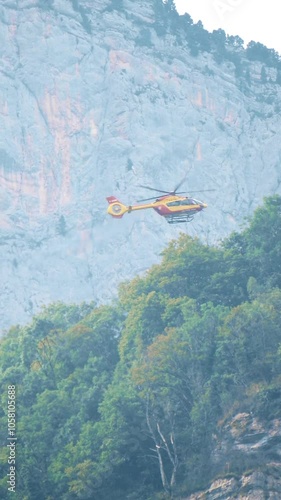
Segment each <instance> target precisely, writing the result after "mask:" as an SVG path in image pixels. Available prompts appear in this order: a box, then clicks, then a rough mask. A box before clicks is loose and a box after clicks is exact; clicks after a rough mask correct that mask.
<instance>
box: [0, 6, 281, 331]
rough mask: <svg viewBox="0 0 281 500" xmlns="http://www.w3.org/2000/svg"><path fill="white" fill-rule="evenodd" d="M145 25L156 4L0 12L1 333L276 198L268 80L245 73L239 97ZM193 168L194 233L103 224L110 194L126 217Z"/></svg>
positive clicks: (190, 227)
mask: <svg viewBox="0 0 281 500" xmlns="http://www.w3.org/2000/svg"><path fill="white" fill-rule="evenodd" d="M114 6H115V7H114ZM154 23H155V2H153V1H152V0H141V1H140V0H134V1H132V0H124V1H123V2H115V3H114V2H112V1H111V0H96V1H95V2H89V1H87V0H80V1H78V0H75V1H74V0H72V1H71V0H52V1H51V0H50V1H45V0H44V1H43V0H23V1H21V2H20V6H18V4H17V3H16V2H12V1H10V0H5V1H4V2H2V3H1V6H0V33H1V35H0V37H1V51H2V58H1V67H0V71H1V80H0V125H1V138H0V181H1V183H0V210H1V214H0V216H1V218H0V231H1V233H0V259H1V274H0V286H1V290H0V293H1V302H0V318H1V325H0V329H3V328H6V327H8V326H9V325H11V324H13V323H18V322H20V323H22V322H26V321H27V320H28V319H30V318H31V316H32V315H33V314H34V313H35V312H36V311H38V309H39V308H40V307H41V306H42V305H43V304H47V303H50V302H53V301H56V300H63V301H65V302H68V303H70V302H81V301H84V300H85V301H90V300H93V299H94V300H97V301H108V300H110V299H111V298H112V297H114V295H115V294H116V289H117V285H118V283H120V281H122V280H125V279H128V278H131V277H133V276H134V275H136V274H137V273H141V272H143V271H145V270H146V269H147V268H149V267H150V266H151V264H153V263H156V262H157V261H158V260H159V255H160V253H161V251H162V249H163V248H164V246H165V245H166V244H167V242H168V241H169V240H170V239H171V238H174V237H177V236H178V234H179V232H180V231H188V232H189V233H190V234H191V235H198V236H199V237H200V238H202V239H203V240H204V241H206V242H210V243H212V242H216V241H219V240H220V239H221V238H223V237H224V236H226V235H227V234H228V233H229V232H230V231H232V230H234V229H239V225H240V224H241V222H242V221H243V218H244V216H247V215H249V214H251V213H252V211H253V209H254V208H255V207H256V206H257V205H258V204H260V203H261V202H262V198H263V196H264V195H269V194H272V193H276V192H280V154H281V150H280V140H279V130H280V116H279V114H278V113H277V110H278V109H279V108H278V106H280V92H281V90H280V89H281V87H280V86H279V85H277V84H275V83H274V79H275V78H276V75H274V74H271V73H270V74H269V73H268V82H267V83H264V84H261V64H259V63H257V64H256V63H255V64H254V63H251V64H250V63H249V62H248V63H247V64H248V66H249V70H248V71H249V74H250V79H251V83H250V85H249V86H248V90H247V93H245V92H244V90H243V89H242V90H241V88H240V86H239V82H238V81H237V78H236V76H235V68H234V65H233V64H232V63H230V62H228V63H224V62H223V63H222V64H220V65H218V64H217V63H216V62H215V61H214V59H213V56H212V54H210V53H206V52H205V53H201V54H199V55H198V57H192V56H191V55H190V51H189V49H188V46H187V45H186V44H184V43H183V42H181V43H180V42H179V41H178V39H177V37H176V36H175V35H173V34H172V31H170V33H169V34H166V36H160V35H158V34H157V31H156V30H155V24H154ZM268 71H269V70H268ZM272 71H273V73H274V70H272ZM192 165H193V167H192V168H191V170H190V172H189V177H188V183H187V185H186V189H188V190H192V191H194V196H195V197H196V196H198V197H199V198H203V200H204V201H206V202H207V203H208V205H209V207H208V210H206V211H205V212H204V213H201V214H199V215H198V216H197V217H196V219H195V220H194V222H193V223H191V224H184V225H180V226H178V227H176V226H173V227H170V226H168V224H167V223H166V222H165V221H164V220H162V219H161V218H160V217H159V216H158V215H157V214H156V213H155V212H149V211H147V212H139V213H134V214H131V215H130V214H129V215H128V214H127V215H126V216H124V218H123V219H122V221H119V220H118V221H116V220H113V219H111V218H110V217H109V216H107V215H106V208H107V204H106V201H105V197H106V196H109V195H115V196H117V197H118V198H120V199H121V200H122V201H124V202H125V203H128V204H131V203H133V202H135V200H136V198H142V197H146V196H147V193H146V192H144V191H142V190H141V188H139V187H138V185H139V184H149V185H152V186H156V187H159V188H160V189H170V188H173V187H174V185H175V184H176V183H177V182H178V181H179V180H180V179H181V178H182V177H183V175H184V174H185V172H186V170H187V167H188V166H189V167H190V166H192ZM204 189H216V191H215V192H209V193H204V194H203V193H202V194H200V193H198V195H197V191H199V190H204Z"/></svg>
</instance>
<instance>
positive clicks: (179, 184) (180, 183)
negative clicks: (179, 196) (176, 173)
mask: <svg viewBox="0 0 281 500" xmlns="http://www.w3.org/2000/svg"><path fill="white" fill-rule="evenodd" d="M186 178H187V173H186V174H185V176H184V178H183V179H182V180H181V181H180V182H179V183H178V184H177V185H176V187H175V189H174V191H172V193H176V192H177V190H178V189H179V188H180V187H181V186H182V184H183V183H184V181H185V180H186Z"/></svg>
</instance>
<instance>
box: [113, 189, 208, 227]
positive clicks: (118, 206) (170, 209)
mask: <svg viewBox="0 0 281 500" xmlns="http://www.w3.org/2000/svg"><path fill="white" fill-rule="evenodd" d="M107 201H108V203H109V207H108V209H107V212H108V213H109V214H110V215H112V217H115V218H117V219H120V218H121V217H123V215H124V214H125V213H126V212H128V213H130V212H133V211H135V210H145V209H147V208H153V209H154V210H155V211H156V212H157V213H158V214H159V215H161V216H163V217H165V218H166V219H167V221H168V222H169V223H175V222H187V221H188V220H191V218H192V216H193V215H194V214H195V213H197V212H201V210H203V209H204V208H206V207H207V205H206V203H202V202H201V201H198V200H195V199H194V198H190V197H187V196H178V195H164V196H160V197H158V198H156V200H155V201H153V202H152V203H145V204H139V205H129V206H126V205H124V204H123V203H121V202H120V201H119V200H118V199H117V198H115V197H114V196H109V197H108V198H107Z"/></svg>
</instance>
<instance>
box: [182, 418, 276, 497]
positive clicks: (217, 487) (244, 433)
mask: <svg viewBox="0 0 281 500" xmlns="http://www.w3.org/2000/svg"><path fill="white" fill-rule="evenodd" d="M214 443H216V444H215V445H214V449H213V453H212V462H213V464H212V466H213V468H214V470H217V471H218V470H219V471H220V472H219V474H218V475H217V478H216V479H215V480H213V481H212V483H211V484H210V486H209V488H207V489H206V490H204V491H201V492H197V493H194V494H192V495H190V496H189V497H187V499H186V500H231V499H234V498H235V499H240V500H242V499H243V500H246V499H247V500H267V499H272V500H279V499H280V498H281V480H280V473H281V448H280V443H281V422H280V419H272V420H271V421H265V420H262V419H260V418H258V417H256V416H255V415H253V414H252V413H246V412H245V413H238V414H236V415H235V416H234V417H233V418H231V419H230V420H229V421H228V422H227V423H225V424H224V425H223V426H222V428H221V433H220V436H219V435H216V436H214ZM234 470H235V472H233V471H234Z"/></svg>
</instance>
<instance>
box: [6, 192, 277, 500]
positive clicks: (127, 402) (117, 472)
mask: <svg viewBox="0 0 281 500" xmlns="http://www.w3.org/2000/svg"><path fill="white" fill-rule="evenodd" d="M280 288H281V198H280V196H277V195H276V196H271V197H268V198H265V200H264V204H263V206H261V207H259V208H258V209H257V210H256V211H255V213H254V215H253V217H252V218H251V219H250V220H249V221H248V224H247V227H245V228H244V230H243V231H241V232H240V233H233V234H231V235H230V236H229V237H228V238H226V239H225V240H224V241H223V242H222V244H221V245H220V246H219V247H215V246H208V245H205V244H203V243H202V242H201V241H200V240H199V239H196V238H191V237H190V236H188V235H186V234H182V235H181V236H180V237H179V238H178V239H177V240H174V241H171V242H170V244H169V245H168V247H167V248H166V249H165V250H164V252H163V255H162V261H161V263H160V264H158V265H155V266H153V267H152V268H151V269H149V271H148V272H147V273H146V274H145V275H144V276H142V277H136V278H135V279H133V280H131V281H130V282H127V283H123V284H122V285H121V286H120V290H119V295H118V300H117V301H116V302H115V303H113V304H112V305H103V306H99V307H97V306H96V305H95V304H94V303H91V304H81V305H65V304H62V303H56V304H52V305H50V306H48V307H45V308H44V309H43V310H42V311H41V312H40V313H39V314H38V315H37V316H35V317H34V318H33V320H32V322H31V323H30V324H29V325H26V326H14V327H12V328H11V329H10V330H9V331H8V332H7V333H6V334H5V335H4V337H3V338H2V339H1V341H0V358H1V362H0V384H1V395H2V396H1V397H2V404H1V410H0V412H1V413H0V418H1V427H0V428H1V438H2V439H1V443H2V448H1V472H2V474H1V477H2V478H3V479H2V480H1V483H0V497H1V498H3V499H5V498H10V497H9V496H8V492H7V472H8V465H7V464H8V453H9V452H8V449H7V446H6V444H7V432H8V431H7V390H8V389H7V388H8V386H11V385H14V386H15V387H16V435H17V437H18V440H17V444H16V463H17V467H16V482H17V483H16V484H17V487H16V493H15V494H14V498H18V499H21V500H22V499H26V500H33V499H34V500H35V499H38V498H45V499H48V500H55V499H57V498H61V499H64V500H74V499H83V500H87V499H89V500H92V499H98V500H103V499H104V500H107V499H108V498H114V499H116V500H118V499H119V500H124V499H130V500H133V499H137V500H141V499H143V500H149V499H150V500H154V499H157V498H158V499H161V498H162V499H163V498H170V496H171V495H174V497H175V498H177V497H178V498H179V497H180V496H181V495H187V494H188V493H190V492H192V491H194V490H195V489H198V488H203V487H205V486H206V485H207V484H208V482H209V481H210V480H211V479H212V477H214V476H215V475H217V474H219V473H221V470H220V467H219V465H218V466H217V469H214V466H211V465H210V463H211V462H210V460H209V457H210V453H211V449H212V441H213V439H214V435H215V434H216V432H217V426H218V422H219V421H222V420H223V419H225V418H227V415H231V414H232V413H233V412H234V411H237V408H238V409H239V408H245V407H247V408H248V409H253V410H254V411H255V412H256V414H258V415H260V417H261V418H265V417H266V418H267V419H272V418H276V417H280V402H281V391H280V377H281V290H280ZM248 466H249V464H246V463H244V462H243V463H240V462H239V459H238V460H237V457H236V459H235V461H233V463H232V462H231V458H230V465H229V470H228V473H235V472H237V471H238V472H241V471H243V470H244V468H247V467H248Z"/></svg>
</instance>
